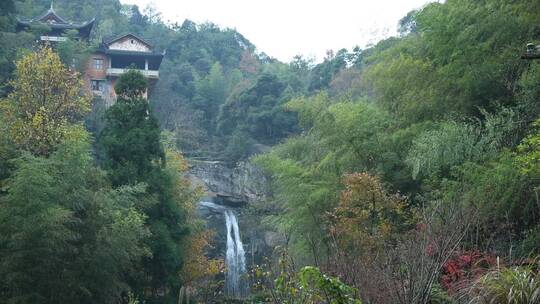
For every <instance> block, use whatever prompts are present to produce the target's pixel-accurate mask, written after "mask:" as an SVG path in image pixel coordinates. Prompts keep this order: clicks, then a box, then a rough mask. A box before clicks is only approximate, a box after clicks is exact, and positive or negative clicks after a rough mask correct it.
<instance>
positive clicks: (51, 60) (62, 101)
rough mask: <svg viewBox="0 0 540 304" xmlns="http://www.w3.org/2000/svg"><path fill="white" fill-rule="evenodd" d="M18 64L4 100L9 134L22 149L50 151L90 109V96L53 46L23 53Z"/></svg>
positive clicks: (77, 76)
mask: <svg viewBox="0 0 540 304" xmlns="http://www.w3.org/2000/svg"><path fill="white" fill-rule="evenodd" d="M16 68H17V69H16V78H15V80H13V81H12V82H11V83H10V84H11V86H13V88H14V90H13V92H12V93H11V94H9V96H8V97H7V98H5V99H4V100H2V101H1V102H0V110H1V111H2V112H3V114H4V116H5V117H6V122H7V125H8V126H7V131H8V132H9V137H11V138H12V139H13V140H14V142H15V143H16V144H17V145H18V148H20V149H23V150H27V151H30V152H32V153H34V154H37V155H48V154H50V152H52V150H53V149H54V146H56V145H57V144H58V143H59V142H60V141H62V139H63V137H64V136H65V132H66V128H67V127H68V126H69V125H71V124H73V123H75V122H77V121H79V120H80V119H81V118H82V117H83V115H84V114H85V113H87V112H88V111H89V110H90V97H89V96H87V95H85V94H84V93H83V85H84V84H83V81H82V79H81V78H80V77H79V75H78V74H77V73H74V72H72V71H70V70H69V69H67V68H66V67H64V65H63V64H62V62H61V61H60V57H59V56H58V55H57V54H56V53H54V52H53V51H52V50H51V49H50V48H47V47H45V48H42V49H40V50H38V51H37V52H34V53H29V54H28V55H26V56H24V57H22V58H21V59H20V60H19V61H17V63H16Z"/></svg>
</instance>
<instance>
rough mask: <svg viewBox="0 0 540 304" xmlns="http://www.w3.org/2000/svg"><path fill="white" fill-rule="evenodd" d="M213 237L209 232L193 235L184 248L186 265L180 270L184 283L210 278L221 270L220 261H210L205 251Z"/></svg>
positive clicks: (221, 264) (221, 263) (204, 231)
mask: <svg viewBox="0 0 540 304" xmlns="http://www.w3.org/2000/svg"><path fill="white" fill-rule="evenodd" d="M212 237H213V232H212V231H211V230H203V231H200V232H197V233H195V234H193V235H192V236H191V237H190V238H189V240H188V245H187V248H186V255H187V256H186V263H185V264H184V267H183V269H182V273H181V275H182V278H183V280H184V281H186V282H193V281H196V280H199V279H201V278H204V277H212V276H215V275H217V274H219V273H220V271H221V269H223V261H222V260H210V259H208V258H207V257H206V255H205V251H206V249H207V248H208V247H210V243H209V240H210V239H211V238H212Z"/></svg>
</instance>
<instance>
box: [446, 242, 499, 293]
mask: <svg viewBox="0 0 540 304" xmlns="http://www.w3.org/2000/svg"><path fill="white" fill-rule="evenodd" d="M496 264H497V259H496V258H495V257H494V256H491V255H488V254H487V253H483V252H480V251H478V250H473V251H464V252H461V253H460V254H456V255H455V256H454V257H453V258H451V259H450V260H448V261H447V262H446V263H445V264H444V265H443V274H442V276H441V284H442V286H443V287H444V288H445V289H446V290H447V291H448V292H449V293H456V292H457V291H459V290H460V289H462V288H463V287H466V286H468V285H469V283H470V282H471V281H473V280H476V279H477V278H479V277H480V276H481V275H483V274H484V273H486V272H487V271H488V270H489V268H491V267H493V266H495V265H496Z"/></svg>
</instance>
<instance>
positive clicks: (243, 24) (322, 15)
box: [121, 0, 432, 62]
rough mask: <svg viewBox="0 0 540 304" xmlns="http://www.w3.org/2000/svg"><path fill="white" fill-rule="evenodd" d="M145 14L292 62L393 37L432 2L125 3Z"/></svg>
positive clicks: (222, 0)
mask: <svg viewBox="0 0 540 304" xmlns="http://www.w3.org/2000/svg"><path fill="white" fill-rule="evenodd" d="M121 2H122V3H129V4H137V5H138V6H139V7H140V8H141V10H142V11H144V8H145V7H147V6H148V4H152V5H153V6H155V7H156V9H157V10H158V11H160V12H161V13H162V15H163V19H164V20H166V21H171V22H179V23H182V22H183V21H184V19H186V18H188V19H191V20H193V21H195V22H197V23H201V22H205V21H211V22H213V23H215V24H218V25H219V26H221V27H229V28H235V29H236V30H238V32H240V33H241V34H242V35H244V36H245V37H246V38H247V39H249V40H250V41H251V42H252V43H253V44H255V46H256V47H257V50H258V51H259V52H265V53H266V54H268V55H270V56H272V57H276V58H278V59H279V60H282V61H286V62H288V61H290V59H291V58H292V57H293V56H295V55H304V56H308V57H315V58H316V60H317V61H320V60H322V58H323V57H324V55H325V53H326V50H328V49H332V50H338V49H341V48H347V49H351V48H352V47H354V46H355V45H359V46H361V47H364V46H366V45H368V44H370V43H375V42H377V41H379V40H380V39H382V38H385V37H388V36H391V35H395V34H396V29H397V23H398V21H399V20H400V19H401V18H402V17H403V16H405V15H406V14H407V13H408V12H409V11H411V10H413V9H417V8H420V7H422V6H423V5H425V4H426V3H428V2H432V1H429V0H356V1H355V0H327V1H321V0H267V1H261V0H121Z"/></svg>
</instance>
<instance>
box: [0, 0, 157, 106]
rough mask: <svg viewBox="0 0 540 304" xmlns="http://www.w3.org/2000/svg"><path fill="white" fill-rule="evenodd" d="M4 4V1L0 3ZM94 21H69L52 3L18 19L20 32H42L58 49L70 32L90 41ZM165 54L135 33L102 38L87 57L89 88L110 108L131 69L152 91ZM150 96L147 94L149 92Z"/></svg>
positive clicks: (85, 76) (85, 73)
mask: <svg viewBox="0 0 540 304" xmlns="http://www.w3.org/2000/svg"><path fill="white" fill-rule="evenodd" d="M0 1H1V0H0ZM94 23H95V19H92V20H90V21H86V22H82V23H74V22H68V21H66V20H65V19H64V18H62V17H60V16H59V15H58V14H57V13H56V12H55V10H54V8H53V4H52V2H51V7H50V8H49V10H47V11H46V12H44V13H43V14H41V15H40V16H38V17H36V18H33V19H26V20H24V19H17V30H19V31H29V30H33V29H36V30H39V32H40V33H42V34H41V35H40V40H41V41H42V42H43V43H48V44H49V45H52V46H53V47H54V46H55V44H56V43H58V42H63V41H67V39H68V38H67V36H66V33H67V32H68V31H69V30H75V31H76V32H77V37H76V39H78V40H81V41H89V39H90V34H91V31H92V28H93V26H94ZM164 55H165V52H156V51H155V50H154V47H153V46H152V44H151V43H150V42H148V41H147V40H145V39H143V38H141V37H138V36H137V35H135V34H132V33H125V34H122V35H118V36H114V37H110V38H106V39H103V40H102V42H101V43H100V45H99V47H97V48H96V49H95V50H94V52H93V53H92V54H91V55H90V57H89V58H88V62H87V64H86V65H84V66H85V69H84V71H81V73H83V76H84V79H85V81H86V83H87V85H88V89H89V90H90V91H91V92H92V93H93V94H94V95H95V96H96V97H100V98H102V99H103V100H104V101H105V105H106V106H111V105H112V104H113V103H114V102H115V101H116V93H115V92H114V84H115V82H116V79H117V78H118V77H119V76H120V75H122V74H123V73H124V72H126V71H127V70H129V69H136V70H138V71H140V72H141V73H142V74H143V75H144V76H145V77H146V78H147V79H148V83H149V88H150V89H151V88H152V87H153V86H154V84H155V82H156V81H157V79H158V78H159V66H160V65H161V61H162V59H163V56H164ZM147 94H148V92H147Z"/></svg>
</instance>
